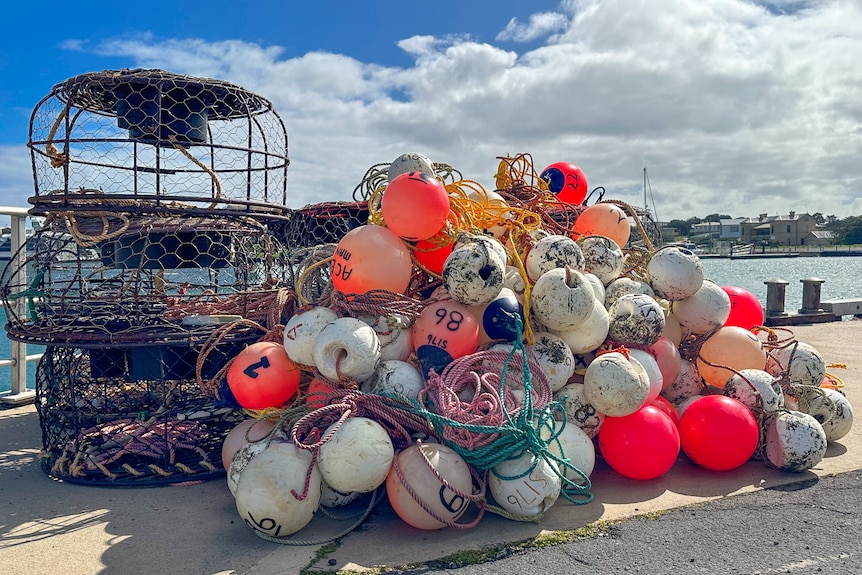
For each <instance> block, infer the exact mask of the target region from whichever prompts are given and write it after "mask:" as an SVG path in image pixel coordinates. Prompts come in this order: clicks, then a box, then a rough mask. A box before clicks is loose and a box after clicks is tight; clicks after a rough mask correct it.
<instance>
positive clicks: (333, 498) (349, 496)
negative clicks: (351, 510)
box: [320, 481, 362, 508]
mask: <svg viewBox="0 0 862 575" xmlns="http://www.w3.org/2000/svg"><path fill="white" fill-rule="evenodd" d="M361 496H362V493H360V492H358V491H352V492H350V493H342V492H341V491H336V490H335V489H333V488H332V487H331V486H329V485H327V484H326V482H325V481H323V482H321V484H320V506H321V507H330V508H332V507H344V506H345V505H349V504H350V503H353V502H354V501H356V500H357V499H359V497H361Z"/></svg>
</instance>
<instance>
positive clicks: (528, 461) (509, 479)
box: [488, 451, 562, 517]
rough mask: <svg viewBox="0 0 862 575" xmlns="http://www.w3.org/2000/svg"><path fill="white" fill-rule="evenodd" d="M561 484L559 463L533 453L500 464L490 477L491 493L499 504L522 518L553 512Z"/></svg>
mask: <svg viewBox="0 0 862 575" xmlns="http://www.w3.org/2000/svg"><path fill="white" fill-rule="evenodd" d="M531 468H532V470H531ZM561 483H562V482H561V481H560V470H559V468H558V467H557V464H556V463H554V462H553V461H549V460H547V459H543V458H537V457H536V456H535V455H533V454H532V453H530V452H529V451H526V452H524V453H523V454H522V455H520V456H519V457H517V458H515V459H507V460H505V461H503V462H501V463H498V464H497V465H495V466H494V467H493V468H492V469H491V472H490V473H489V474H488V490H489V491H490V492H491V494H492V495H493V496H494V500H495V501H496V502H497V504H498V505H499V506H500V507H502V508H503V509H505V510H507V511H510V512H511V513H515V514H516V515H519V516H522V517H535V516H538V515H542V514H543V513H545V512H546V511H547V510H548V509H550V508H551V506H552V505H553V504H554V503H555V502H556V501H557V498H558V497H559V496H560V487H561Z"/></svg>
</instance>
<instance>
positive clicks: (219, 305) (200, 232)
mask: <svg viewBox="0 0 862 575" xmlns="http://www.w3.org/2000/svg"><path fill="white" fill-rule="evenodd" d="M68 224H69V222H68V221H65V220H60V221H55V222H53V223H51V224H50V225H48V226H46V227H44V228H42V229H41V230H39V231H37V232H36V233H35V234H34V235H33V237H32V239H31V241H30V242H28V243H29V245H30V249H31V250H32V251H31V252H28V254H27V256H26V259H25V262H26V265H25V266H23V267H22V268H19V269H13V268H11V267H7V268H6V270H5V271H4V274H3V276H2V278H0V297H2V300H3V302H4V304H6V306H7V321H8V323H7V326H6V330H7V333H8V335H9V337H10V338H11V339H15V340H19V341H24V342H26V343H34V344H43V345H69V346H76V345H80V346H94V345H102V346H135V345H140V344H142V343H146V342H149V341H152V342H158V343H160V344H164V343H170V342H177V343H180V344H183V345H185V344H187V343H188V342H189V341H193V340H199V339H202V338H204V339H205V338H206V337H208V335H209V334H210V333H211V332H212V330H213V328H214V326H217V325H218V324H219V323H223V322H225V321H231V320H235V319H240V318H242V319H250V320H253V321H256V322H261V321H265V320H266V319H267V318H268V314H269V312H270V310H271V306H272V301H273V297H274V295H275V294H276V290H277V289H278V288H280V287H284V286H285V285H286V281H287V280H286V278H289V276H290V261H289V258H288V255H289V254H288V251H287V250H286V249H285V247H284V245H283V243H282V242H281V241H280V240H278V239H277V238H276V237H275V236H274V235H273V234H272V233H271V232H270V231H269V230H268V227H267V226H266V225H264V224H261V223H259V222H257V221H254V220H251V219H247V218H229V217H221V218H215V217H194V216H189V217H186V218H180V217H178V216H172V217H155V216H154V217H138V218H134V219H131V220H129V221H127V222H125V223H124V225H123V229H122V231H121V233H118V234H112V235H111V236H110V238H108V239H100V240H97V241H96V240H94V241H92V242H89V243H87V242H84V241H83V239H82V238H81V235H82V234H85V233H88V230H89V229H90V228H93V229H94V230H96V229H98V230H101V229H103V228H102V225H103V221H102V220H101V219H100V218H95V217H93V218H89V219H85V218H78V219H76V222H75V227H74V233H70V232H71V230H72V228H71V227H70V226H69V225H68ZM93 235H95V231H94V232H93V234H92V235H88V236H87V237H93ZM22 249H25V248H22ZM22 301H23V302H24V303H25V305H20V302H22Z"/></svg>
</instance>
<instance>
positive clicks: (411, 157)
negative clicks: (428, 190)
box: [386, 152, 434, 184]
mask: <svg viewBox="0 0 862 575" xmlns="http://www.w3.org/2000/svg"><path fill="white" fill-rule="evenodd" d="M408 172H422V173H423V174H428V175H429V176H433V175H434V162H432V161H431V160H430V159H429V158H428V157H427V156H424V155H422V154H417V153H415V152H413V153H405V154H401V155H400V156H398V157H397V158H395V159H394V160H392V162H391V163H390V164H389V170H388V172H387V178H386V179H387V180H388V181H389V183H390V184H391V183H392V180H394V179H395V178H397V177H398V176H400V175H401V174H406V173H408Z"/></svg>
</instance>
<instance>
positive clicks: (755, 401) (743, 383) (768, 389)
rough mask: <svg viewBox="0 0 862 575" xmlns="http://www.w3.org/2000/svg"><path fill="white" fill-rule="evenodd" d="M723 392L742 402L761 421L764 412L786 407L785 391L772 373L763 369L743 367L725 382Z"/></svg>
mask: <svg viewBox="0 0 862 575" xmlns="http://www.w3.org/2000/svg"><path fill="white" fill-rule="evenodd" d="M722 393H723V394H724V395H726V396H727V397H732V398H733V399H735V400H737V401H739V402H741V403H742V404H743V405H744V406H745V407H747V408H748V409H749V411H751V413H752V414H753V415H754V417H755V419H757V420H758V421H760V420H761V419H762V418H763V416H764V414H766V413H771V412H773V411H776V410H779V409H784V393H783V392H782V391H781V385H779V383H778V381H777V380H776V379H775V378H774V377H773V376H772V374H770V373H768V372H766V371H764V370H762V369H743V370H740V371H739V373H734V374H733V375H732V376H731V377H730V379H728V380H727V383H725V384H724V389H723V390H722Z"/></svg>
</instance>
